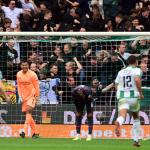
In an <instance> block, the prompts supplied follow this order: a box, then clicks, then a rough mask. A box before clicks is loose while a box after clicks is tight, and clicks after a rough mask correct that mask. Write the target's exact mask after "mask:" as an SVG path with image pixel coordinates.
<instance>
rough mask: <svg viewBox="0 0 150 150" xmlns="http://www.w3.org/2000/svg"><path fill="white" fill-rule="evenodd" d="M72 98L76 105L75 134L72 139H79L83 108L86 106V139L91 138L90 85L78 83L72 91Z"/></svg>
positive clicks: (91, 104) (91, 110)
mask: <svg viewBox="0 0 150 150" xmlns="http://www.w3.org/2000/svg"><path fill="white" fill-rule="evenodd" d="M72 99H73V101H74V104H75V106H76V110H77V113H76V132H77V135H76V137H75V138H74V139H73V140H75V141H76V140H81V137H80V129H81V122H82V116H83V110H84V107H85V106H86V112H87V119H88V136H87V138H86V141H91V140H92V130H93V103H92V101H93V99H92V90H91V88H90V87H88V86H85V85H79V86H77V87H75V88H74V89H73V91H72Z"/></svg>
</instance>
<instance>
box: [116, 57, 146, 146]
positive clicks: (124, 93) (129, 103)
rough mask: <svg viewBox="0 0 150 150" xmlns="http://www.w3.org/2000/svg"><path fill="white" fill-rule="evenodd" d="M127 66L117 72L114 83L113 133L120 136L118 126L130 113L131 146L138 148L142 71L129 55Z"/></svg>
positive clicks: (134, 59) (134, 58) (135, 60)
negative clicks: (114, 111)
mask: <svg viewBox="0 0 150 150" xmlns="http://www.w3.org/2000/svg"><path fill="white" fill-rule="evenodd" d="M127 62H128V64H129V66H128V67H127V68H125V69H123V70H121V71H119V73H118V75H117V78H116V80H115V83H116V85H117V99H118V100H119V103H118V110H119V116H118V118H117V120H116V123H115V125H116V127H115V132H116V135H117V136H120V134H121V133H120V126H121V125H122V124H123V123H124V121H125V118H126V114H127V112H128V111H131V112H132V116H133V118H134V122H133V134H134V135H133V140H134V143H133V146H137V147H139V146H140V143H139V136H140V135H139V134H140V118H139V110H140V104H139V99H143V98H144V96H143V94H142V89H141V76H142V71H141V69H140V68H137V67H136V66H137V59H136V57H135V56H133V55H131V56H130V57H129V58H128V60H127Z"/></svg>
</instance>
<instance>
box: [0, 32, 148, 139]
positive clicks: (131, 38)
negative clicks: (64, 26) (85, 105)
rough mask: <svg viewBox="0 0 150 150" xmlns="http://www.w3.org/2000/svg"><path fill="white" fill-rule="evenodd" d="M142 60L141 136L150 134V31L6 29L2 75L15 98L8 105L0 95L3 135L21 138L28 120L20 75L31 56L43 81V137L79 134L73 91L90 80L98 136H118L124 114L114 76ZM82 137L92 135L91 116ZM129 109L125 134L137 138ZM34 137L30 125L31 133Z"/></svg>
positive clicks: (0, 38)
mask: <svg viewBox="0 0 150 150" xmlns="http://www.w3.org/2000/svg"><path fill="white" fill-rule="evenodd" d="M132 54H133V55H135V56H137V57H138V58H139V67H141V69H142V71H143V76H142V83H143V88H142V90H143V93H144V97H145V98H144V100H143V101H141V110H140V118H141V122H142V125H143V126H142V132H141V137H149V136H150V127H149V124H150V118H149V116H150V84H149V83H150V70H149V69H150V68H149V67H150V62H149V61H150V60H149V59H150V33H149V32H1V33H0V79H1V80H2V83H3V88H4V90H5V91H6V93H7V94H8V95H9V96H10V98H11V101H12V104H11V105H7V104H6V102H5V99H4V97H3V96H2V95H0V124H1V125H0V136H1V137H18V136H19V132H20V131H21V130H22V127H23V123H24V121H25V115H24V114H23V113H22V112H21V102H20V99H19V96H18V91H17V82H16V73H17V72H18V71H19V70H20V62H21V61H22V60H28V62H29V63H30V69H31V70H33V71H35V73H36V74H37V76H38V78H39V84H40V97H39V100H40V103H39V105H37V106H36V108H35V110H34V112H33V116H34V119H35V120H36V123H37V126H38V129H39V132H40V135H41V137H48V138H52V137H59V138H72V137H74V136H75V126H74V124H75V112H76V111H75V106H74V104H73V101H72V99H71V91H72V89H73V87H74V86H76V85H78V84H85V85H88V86H90V87H91V88H92V90H93V93H94V96H93V97H94V113H93V120H94V131H93V137H94V138H116V137H115V134H114V125H113V124H114V121H115V119H116V116H117V114H118V112H117V99H116V96H115V88H114V84H113V83H114V79H115V77H116V75H117V73H118V71H119V70H121V69H122V68H124V67H126V66H127V64H126V59H127V58H128V57H129V56H130V55H132ZM82 123H83V124H84V125H83V128H82V137H85V136H86V134H87V128H86V124H87V120H86V114H84V116H83V120H82ZM132 123H133V118H132V116H131V114H130V113H129V114H128V115H127V117H126V121H125V125H124V126H123V128H122V136H121V138H132V133H131V128H132ZM31 135H32V133H31V129H30V127H29V128H28V136H29V137H30V136H31Z"/></svg>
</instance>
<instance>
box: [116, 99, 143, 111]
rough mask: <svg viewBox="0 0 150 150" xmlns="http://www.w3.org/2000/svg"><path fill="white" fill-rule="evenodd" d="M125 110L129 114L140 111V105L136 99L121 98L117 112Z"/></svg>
mask: <svg viewBox="0 0 150 150" xmlns="http://www.w3.org/2000/svg"><path fill="white" fill-rule="evenodd" d="M121 109H127V110H129V111H131V112H138V111H139V110H140V103H139V100H138V98H121V99H119V103H118V111H120V110H121Z"/></svg>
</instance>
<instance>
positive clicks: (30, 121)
mask: <svg viewBox="0 0 150 150" xmlns="http://www.w3.org/2000/svg"><path fill="white" fill-rule="evenodd" d="M32 112H33V108H32V107H30V106H27V111H26V120H25V124H24V131H23V132H21V133H20V136H21V137H22V138H25V134H26V133H27V129H28V126H31V129H32V131H33V135H32V138H38V137H39V134H37V133H35V131H36V129H35V122H34V120H33V118H32Z"/></svg>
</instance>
